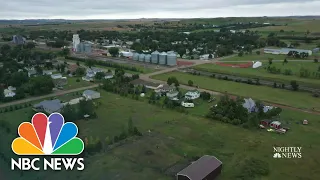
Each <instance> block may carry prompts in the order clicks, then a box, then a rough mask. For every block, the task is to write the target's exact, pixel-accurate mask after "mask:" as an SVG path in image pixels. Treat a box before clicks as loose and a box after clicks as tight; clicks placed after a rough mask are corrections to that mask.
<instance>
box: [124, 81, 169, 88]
mask: <svg viewBox="0 0 320 180" xmlns="http://www.w3.org/2000/svg"><path fill="white" fill-rule="evenodd" d="M130 84H133V85H135V86H145V87H146V88H147V89H152V90H156V89H158V88H160V87H162V86H163V85H162V84H159V83H153V82H148V81H144V80H142V79H135V80H132V81H131V82H130Z"/></svg>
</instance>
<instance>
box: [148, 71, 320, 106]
mask: <svg viewBox="0 0 320 180" xmlns="http://www.w3.org/2000/svg"><path fill="white" fill-rule="evenodd" d="M172 76H174V77H176V78H177V79H178V80H179V82H180V83H182V84H188V81H189V80H192V81H193V84H194V85H195V86H199V88H203V89H208V90H213V91H218V92H223V93H224V92H227V93H229V94H233V95H238V96H244V97H251V98H254V99H259V100H263V101H266V102H273V103H278V104H283V105H288V106H292V107H297V108H304V109H312V108H315V109H317V110H320V101H319V99H317V98H314V97H312V96H311V94H310V93H305V92H294V91H289V90H283V89H275V88H271V87H266V86H256V85H248V84H243V83H237V82H233V81H225V80H218V79H215V78H210V77H204V76H195V75H192V74H187V73H182V72H171V73H166V74H161V75H156V76H153V77H152V78H154V79H159V80H163V81H167V79H168V78H169V77H172Z"/></svg>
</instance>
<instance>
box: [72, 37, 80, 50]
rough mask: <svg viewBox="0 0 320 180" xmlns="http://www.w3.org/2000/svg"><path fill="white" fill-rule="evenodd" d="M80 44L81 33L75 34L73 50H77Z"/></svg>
mask: <svg viewBox="0 0 320 180" xmlns="http://www.w3.org/2000/svg"><path fill="white" fill-rule="evenodd" d="M79 44H80V37H79V34H74V35H73V37H72V51H77V48H78V45H79Z"/></svg>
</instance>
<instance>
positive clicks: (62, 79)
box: [53, 77, 68, 87]
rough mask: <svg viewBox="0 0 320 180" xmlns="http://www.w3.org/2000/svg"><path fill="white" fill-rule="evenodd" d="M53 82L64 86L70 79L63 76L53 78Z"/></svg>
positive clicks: (58, 85)
mask: <svg viewBox="0 0 320 180" xmlns="http://www.w3.org/2000/svg"><path fill="white" fill-rule="evenodd" d="M53 84H54V86H55V87H62V86H65V85H67V84H68V79H67V78H66V77H62V78H60V79H53Z"/></svg>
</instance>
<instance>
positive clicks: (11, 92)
mask: <svg viewBox="0 0 320 180" xmlns="http://www.w3.org/2000/svg"><path fill="white" fill-rule="evenodd" d="M15 90H16V88H15V87H12V86H9V87H8V88H7V89H5V90H3V95H4V97H14V96H15V95H16V93H15V92H14V91H15Z"/></svg>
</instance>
